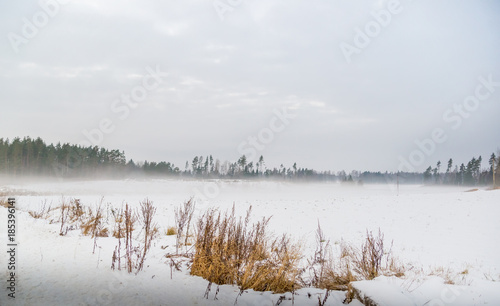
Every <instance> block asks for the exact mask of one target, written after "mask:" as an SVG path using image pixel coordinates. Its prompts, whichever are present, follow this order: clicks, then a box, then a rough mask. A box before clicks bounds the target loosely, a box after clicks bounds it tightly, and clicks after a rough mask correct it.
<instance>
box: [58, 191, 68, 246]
mask: <svg viewBox="0 0 500 306" xmlns="http://www.w3.org/2000/svg"><path fill="white" fill-rule="evenodd" d="M69 210H70V206H69V205H68V204H66V199H65V198H64V197H62V199H61V229H60V230H59V235H61V236H64V235H66V234H67V233H68V227H67V226H66V227H64V226H65V225H66V221H67V220H68V218H69Z"/></svg>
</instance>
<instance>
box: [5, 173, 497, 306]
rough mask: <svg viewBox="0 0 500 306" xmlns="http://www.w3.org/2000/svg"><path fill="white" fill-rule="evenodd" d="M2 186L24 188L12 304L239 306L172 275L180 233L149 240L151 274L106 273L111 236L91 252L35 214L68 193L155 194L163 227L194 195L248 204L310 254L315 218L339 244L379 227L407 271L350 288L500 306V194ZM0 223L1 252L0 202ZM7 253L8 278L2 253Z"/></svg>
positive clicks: (411, 300)
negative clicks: (31, 213)
mask: <svg viewBox="0 0 500 306" xmlns="http://www.w3.org/2000/svg"><path fill="white" fill-rule="evenodd" d="M2 190H3V191H4V192H5V191H6V190H14V191H15V192H14V193H16V194H21V195H20V196H18V197H17V198H16V199H17V204H16V207H17V224H16V225H17V228H18V232H17V241H18V243H19V245H18V249H17V251H18V254H17V267H16V269H17V270H16V276H17V287H16V290H17V292H16V299H15V301H13V300H12V299H8V298H7V291H6V290H5V288H4V287H5V286H2V288H3V289H2V290H0V305H141V304H142V305H233V304H234V302H235V300H236V298H237V297H238V294H239V289H238V288H237V287H236V286H230V285H224V286H220V292H219V293H218V294H217V300H214V296H215V292H216V285H213V286H212V289H211V291H210V295H209V299H205V298H204V297H203V295H204V293H205V290H206V288H207V284H208V282H207V281H206V280H204V279H202V278H199V277H195V276H190V275H189V271H188V269H187V267H185V266H184V267H183V269H182V272H179V271H174V272H173V273H172V278H171V269H170V265H169V264H168V260H167V258H165V257H164V255H165V254H166V253H167V252H168V251H169V250H171V249H172V247H173V246H174V244H175V238H174V237H173V236H165V235H161V236H160V237H159V238H158V239H156V240H155V241H154V243H153V246H152V250H151V251H150V253H149V254H148V256H147V258H146V266H145V269H144V270H143V271H141V272H139V273H138V274H137V275H135V274H134V273H132V274H127V273H126V272H125V271H117V270H115V271H113V270H111V268H110V267H111V257H112V254H113V250H114V248H115V246H116V245H117V240H116V239H115V238H112V237H110V238H98V240H97V245H98V248H97V249H96V252H95V254H92V249H93V240H92V239H91V238H90V237H86V236H82V235H81V234H80V231H79V230H76V231H69V232H68V235H67V236H59V228H60V224H59V223H56V222H55V223H53V224H50V218H49V219H48V220H44V219H33V218H32V217H31V216H29V214H28V211H29V210H37V209H38V208H40V207H41V205H42V202H44V201H46V203H47V205H49V204H52V207H55V206H57V205H59V203H60V201H61V197H62V196H64V197H65V198H67V199H69V198H78V199H80V200H81V203H82V204H84V205H85V206H91V207H94V206H96V205H97V203H99V201H100V199H101V198H102V197H104V203H106V207H107V209H109V207H111V206H113V207H120V206H121V205H122V204H123V203H125V202H127V203H129V204H130V205H132V206H134V207H137V206H138V204H139V202H140V201H142V200H144V199H145V198H149V199H150V200H152V201H153V202H154V205H155V206H156V207H157V208H158V210H157V215H156V216H155V220H156V222H157V223H158V225H159V226H160V227H161V231H162V232H163V229H166V228H167V227H168V226H173V225H174V208H175V207H178V206H179V205H180V204H182V203H183V202H184V201H186V200H188V199H189V198H190V197H191V196H195V199H196V211H195V215H196V216H195V217H197V216H200V215H201V214H202V213H203V212H204V211H205V210H206V209H207V208H209V207H218V208H219V209H220V210H221V211H226V210H228V209H230V208H231V207H232V205H233V203H234V204H235V206H236V213H237V214H238V215H244V213H245V211H246V210H247V209H248V207H249V206H250V205H252V210H253V214H252V216H253V218H254V220H257V219H260V218H261V217H263V216H267V217H269V216H272V219H271V221H270V223H269V227H270V229H271V230H272V231H273V232H274V233H275V234H276V235H279V234H281V233H287V234H289V235H290V236H291V237H292V238H293V239H295V240H296V241H300V242H302V244H303V245H304V254H305V255H306V256H309V255H311V254H312V252H313V251H314V247H315V245H314V244H315V242H314V240H315V230H316V227H317V223H318V221H319V223H320V224H321V227H322V229H323V232H324V233H325V235H326V236H327V237H328V238H329V239H330V240H331V243H332V245H333V246H334V247H335V248H338V245H339V243H340V242H341V241H347V242H349V243H352V244H353V245H355V246H359V245H360V244H361V243H362V242H363V239H364V237H365V235H366V231H367V230H368V231H373V232H374V233H375V232H377V231H378V229H379V228H380V230H381V231H382V232H383V233H384V235H385V240H386V245H387V246H390V242H391V241H393V248H392V252H393V254H394V255H395V256H397V258H398V260H399V261H400V262H401V263H404V265H405V266H406V267H407V273H405V276H404V277H403V278H396V277H384V276H381V277H378V278H376V279H375V280H372V281H359V282H354V283H353V287H354V288H357V289H359V290H360V291H361V292H363V294H365V295H366V296H369V297H370V298H372V299H373V300H374V301H376V302H377V303H379V305H484V304H488V305H500V283H499V280H500V260H499V254H500V240H499V239H498V237H499V234H500V222H498V220H499V217H500V201H499V200H500V190H494V191H490V190H484V189H479V190H478V191H476V192H464V191H466V190H467V188H451V187H439V188H438V187H424V186H415V185H402V186H400V190H399V194H398V192H397V190H396V189H395V188H394V186H390V185H365V186H348V187H346V186H341V185H338V184H332V183H309V184H296V183H283V182H259V181H250V182H248V181H219V180H213V181H189V180H186V181H181V180H142V181H141V180H123V181H96V182H93V181H85V182H45V183H29V184H11V185H3V186H1V188H0V191H2ZM108 203H109V204H108ZM0 220H2V221H1V223H0V224H2V226H1V228H0V237H4V238H3V240H4V241H0V243H1V244H0V250H1V252H2V253H3V254H5V253H6V244H7V241H6V238H5V237H6V226H5V224H6V222H5V221H3V220H7V210H6V209H4V208H3V207H0ZM54 221H56V220H54ZM162 247H166V249H164V248H162ZM0 259H1V262H0V267H1V268H0V269H2V270H5V271H6V272H5V273H3V274H2V278H3V279H5V280H6V279H7V270H6V267H7V263H6V256H0ZM449 282H453V283H454V284H449ZM4 283H5V281H4ZM324 294H325V290H320V289H314V288H303V289H300V290H298V291H297V292H296V295H295V296H294V304H295V305H318V296H321V297H322V296H324ZM280 296H282V295H280V294H272V293H271V292H264V293H261V292H254V291H252V290H249V291H248V292H245V293H243V294H242V295H241V296H239V297H238V303H237V305H274V304H276V303H277V301H278V299H279V298H280ZM291 298H292V295H291V294H290V293H288V294H286V295H285V299H284V300H283V301H282V302H281V305H292V301H291ZM344 298H345V292H332V293H331V294H330V297H329V298H328V300H327V303H326V305H341V304H342V301H343V300H344ZM350 305H361V303H360V302H358V301H353V302H352V303H351V304H350Z"/></svg>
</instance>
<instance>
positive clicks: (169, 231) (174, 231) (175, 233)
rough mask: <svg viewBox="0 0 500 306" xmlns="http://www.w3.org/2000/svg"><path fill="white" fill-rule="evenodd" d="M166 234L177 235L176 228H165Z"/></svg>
mask: <svg viewBox="0 0 500 306" xmlns="http://www.w3.org/2000/svg"><path fill="white" fill-rule="evenodd" d="M165 234H166V235H167V236H173V235H177V229H176V228H175V227H173V226H169V227H168V228H167V232H166V233H165Z"/></svg>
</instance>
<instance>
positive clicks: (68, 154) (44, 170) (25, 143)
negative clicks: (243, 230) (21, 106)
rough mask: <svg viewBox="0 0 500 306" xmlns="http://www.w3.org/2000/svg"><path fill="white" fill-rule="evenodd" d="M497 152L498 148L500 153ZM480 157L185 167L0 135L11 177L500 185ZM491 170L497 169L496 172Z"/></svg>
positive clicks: (1, 156) (2, 160)
mask: <svg viewBox="0 0 500 306" xmlns="http://www.w3.org/2000/svg"><path fill="white" fill-rule="evenodd" d="M499 155H500V154H499ZM482 162H483V159H482V157H481V156H479V157H478V158H476V157H473V158H472V159H471V160H470V161H469V162H468V163H467V164H463V163H462V164H460V165H455V164H454V163H453V160H452V159H449V160H448V162H447V164H446V168H444V167H443V166H442V165H441V162H438V163H437V164H436V166H435V167H432V166H429V167H428V168H427V170H426V171H425V172H423V173H418V172H397V173H395V172H369V171H364V172H360V171H352V172H351V173H346V172H345V171H339V172H336V173H334V172H331V171H316V170H313V169H307V168H301V167H298V166H297V164H296V163H294V164H293V165H292V166H291V167H285V166H283V165H281V166H280V167H279V168H276V167H274V168H272V169H270V168H267V167H266V164H265V160H264V157H263V156H260V158H259V160H258V161H256V162H255V163H254V162H253V161H248V160H247V158H246V157H245V156H244V155H243V156H241V157H240V158H239V159H238V160H237V161H235V162H229V161H224V162H221V161H220V160H219V159H214V158H213V157H212V155H209V156H205V157H204V156H195V157H194V158H193V159H192V160H191V161H190V162H189V161H186V164H185V165H184V167H183V168H179V167H177V166H175V165H174V164H173V163H170V162H165V161H161V162H148V161H144V162H138V163H137V162H134V161H133V160H128V161H127V158H126V157H125V152H123V151H120V150H108V149H105V148H100V147H98V146H94V147H82V146H77V145H71V144H68V143H64V144H61V143H57V144H56V145H54V144H50V145H47V144H46V143H45V142H44V141H43V140H42V139H40V138H36V139H32V138H30V137H25V138H23V139H21V138H14V139H13V140H12V141H9V139H4V138H0V175H8V176H12V177H22V176H52V177H62V178H103V177H104V178H118V177H120V178H123V177H130V178H133V177H169V176H170V177H182V178H224V179H253V178H269V179H281V180H314V181H340V182H344V183H346V184H362V183H396V182H399V183H401V184H408V183H411V184H413V183H417V184H420V183H424V184H446V185H471V186H472V185H491V184H495V183H496V185H498V184H499V182H498V180H499V178H500V166H499V163H500V156H495V154H494V153H493V154H491V156H490V157H489V160H488V167H487V168H484V167H482ZM493 173H496V175H495V176H494V175H493Z"/></svg>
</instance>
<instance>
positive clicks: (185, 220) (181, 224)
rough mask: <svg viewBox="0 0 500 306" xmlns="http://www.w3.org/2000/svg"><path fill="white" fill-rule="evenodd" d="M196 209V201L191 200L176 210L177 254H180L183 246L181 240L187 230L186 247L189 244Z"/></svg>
mask: <svg viewBox="0 0 500 306" xmlns="http://www.w3.org/2000/svg"><path fill="white" fill-rule="evenodd" d="M194 208H195V204H194V199H193V198H191V199H189V200H188V201H187V202H184V204H183V205H181V206H180V207H179V208H178V209H176V210H175V223H176V225H177V244H176V246H175V252H176V254H179V248H180V246H181V239H182V235H183V234H184V229H186V232H185V234H184V236H185V239H184V245H187V244H188V237H189V227H190V225H191V219H192V218H193V213H194Z"/></svg>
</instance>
